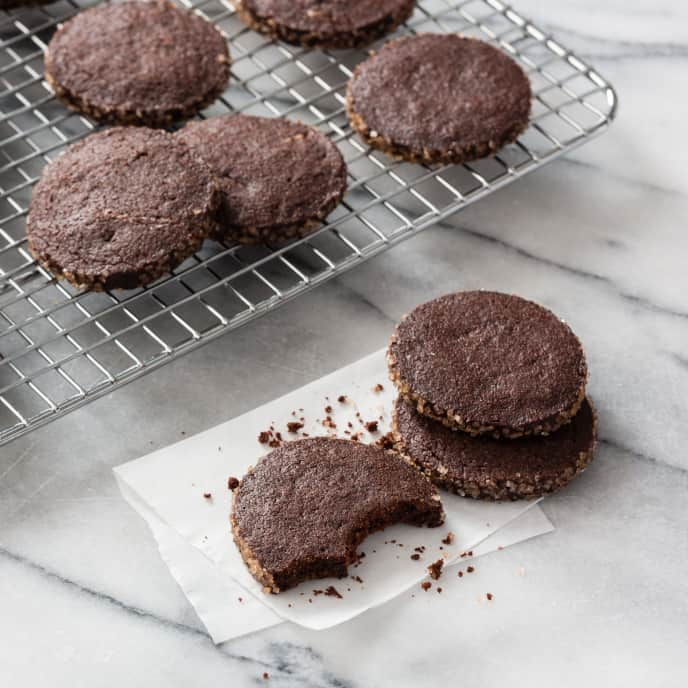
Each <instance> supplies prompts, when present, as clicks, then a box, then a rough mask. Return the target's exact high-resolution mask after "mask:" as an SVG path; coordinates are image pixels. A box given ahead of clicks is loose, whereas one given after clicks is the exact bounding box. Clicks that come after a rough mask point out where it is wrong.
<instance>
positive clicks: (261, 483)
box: [230, 437, 444, 593]
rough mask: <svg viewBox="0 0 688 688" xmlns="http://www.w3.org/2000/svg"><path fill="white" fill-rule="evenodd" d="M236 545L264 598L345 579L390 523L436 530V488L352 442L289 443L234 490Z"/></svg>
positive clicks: (388, 456)
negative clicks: (368, 542) (366, 544)
mask: <svg viewBox="0 0 688 688" xmlns="http://www.w3.org/2000/svg"><path fill="white" fill-rule="evenodd" d="M230 520H231V524H232V532H233V534H234V540H235V542H236V544H237V546H238V547H239V550H240V551H241V556H242V557H243V558H244V561H245V562H246V565H247V566H248V568H249V570H250V571H251V573H252V574H253V576H254V577H255V578H256V579H257V580H258V581H259V582H260V583H262V585H263V586H264V590H265V592H272V593H279V592H282V591H283V590H287V589H288V588H292V587H294V586H295V585H298V584H299V583H300V582H301V581H304V580H309V579H313V578H328V577H330V576H339V577H342V576H345V575H346V571H347V566H348V565H349V564H353V563H354V562H355V561H356V560H357V554H356V548H357V547H358V545H359V544H360V543H361V542H362V541H363V540H364V539H365V538H366V537H367V536H368V534H370V533H372V532H374V531H376V530H382V529H383V528H385V527H386V526H389V525H392V524H394V523H408V524H410V525H414V526H432V527H434V526H439V525H441V524H442V522H443V520H444V511H443V509H442V504H441V502H440V497H439V495H438V493H437V490H436V489H435V487H434V486H433V485H432V484H431V483H430V482H429V481H428V480H426V479H425V478H424V477H423V476H422V475H421V474H420V473H418V472H417V471H414V470H413V469H412V468H410V467H409V466H407V465H406V464H405V463H404V462H403V461H402V460H401V459H400V458H399V457H398V456H397V455H396V454H394V453H392V452H386V451H383V450H382V449H378V448H376V447H373V446H371V445H366V444H359V443H358V442H352V441H351V440H340V439H332V438H327V437H316V438H313V439H307V440H297V441H295V442H288V443H286V444H285V445H283V446H282V447H280V448H279V449H275V450H274V451H272V452H270V453H269V454H268V455H267V456H264V457H263V458H262V459H261V460H260V461H259V462H258V464H257V465H256V467H255V468H253V469H251V470H250V471H249V472H248V473H247V474H246V475H245V476H244V477H243V479H242V480H241V483H240V484H239V487H238V488H237V489H236V490H235V491H234V498H233V504H232V513H231V517H230Z"/></svg>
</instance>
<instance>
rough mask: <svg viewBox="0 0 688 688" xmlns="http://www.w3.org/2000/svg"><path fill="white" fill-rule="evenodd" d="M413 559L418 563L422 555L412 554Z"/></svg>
mask: <svg viewBox="0 0 688 688" xmlns="http://www.w3.org/2000/svg"><path fill="white" fill-rule="evenodd" d="M411 559H413V561H418V560H419V559H420V554H412V555H411Z"/></svg>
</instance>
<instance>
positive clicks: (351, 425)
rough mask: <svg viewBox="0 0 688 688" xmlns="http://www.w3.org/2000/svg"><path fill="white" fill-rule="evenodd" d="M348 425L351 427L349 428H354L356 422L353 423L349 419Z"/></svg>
mask: <svg viewBox="0 0 688 688" xmlns="http://www.w3.org/2000/svg"><path fill="white" fill-rule="evenodd" d="M346 425H347V427H349V428H353V427H354V424H353V423H352V422H351V421H349V422H348V423H347V424H346Z"/></svg>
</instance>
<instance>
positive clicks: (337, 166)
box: [177, 115, 347, 243]
mask: <svg viewBox="0 0 688 688" xmlns="http://www.w3.org/2000/svg"><path fill="white" fill-rule="evenodd" d="M177 136H178V137H180V139H181V140H182V141H184V142H185V143H186V144H187V145H188V146H190V147H191V148H192V150H193V151H195V152H196V153H197V154H198V155H199V156H201V157H202V158H203V159H204V160H205V161H206V162H207V163H208V165H209V166H210V168H211V169H212V170H213V172H214V174H215V176H216V178H217V180H218V183H219V184H220V187H221V189H222V206H221V211H220V222H219V235H220V237H221V238H224V239H228V240H231V241H239V242H241V243H258V242H263V241H266V242H271V243H283V242H284V241H287V240H289V239H294V238H297V237H301V236H305V235H306V234H310V233H311V232H313V231H314V230H315V229H317V228H318V227H319V226H320V225H321V223H322V221H323V220H324V219H325V218H326V217H327V215H328V214H329V213H330V212H331V211H332V210H334V208H335V207H336V206H337V205H339V203H340V201H341V200H342V198H343V197H344V193H345V192H346V184H347V173H346V164H345V162H344V158H343V157H342V154H341V153H340V152H339V149H338V148H337V146H336V145H335V144H334V143H332V142H331V141H330V140H329V139H328V138H327V137H326V136H325V135H324V134H322V133H320V132H319V131H318V130H317V129H314V128H313V127H310V126H307V125H306V124H302V123H301V122H293V121H289V120H286V119H281V118H266V117H252V116H247V115H223V116H220V117H211V118H209V119H206V120H203V121H193V122H189V123H188V124H187V125H186V126H185V127H184V128H183V129H182V130H181V131H180V132H179V133H178V134H177Z"/></svg>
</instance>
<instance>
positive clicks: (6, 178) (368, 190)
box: [0, 0, 617, 444]
mask: <svg viewBox="0 0 688 688" xmlns="http://www.w3.org/2000/svg"><path fill="white" fill-rule="evenodd" d="M89 4H93V3H92V2H91V3H89V2H80V1H79V0H59V2H56V3H54V4H51V5H46V6H43V7H33V8H24V9H22V10H15V11H12V12H8V13H2V15H0V355H1V356H2V358H1V359H0V444H4V443H6V442H9V441H10V440H11V439H13V438H15V437H18V436H20V435H22V434H24V433H26V432H29V431H31V430H32V429H34V428H37V427H39V426H41V425H44V424H45V423H47V422H49V421H51V420H53V419H55V418H57V417H59V416H61V415H63V414H65V413H67V412H69V411H71V410H74V409H76V408H78V407H79V406H82V405H83V404H86V403H88V402H89V401H90V400H92V399H95V398H97V397H99V396H101V395H103V394H106V393H108V392H110V391H112V390H113V389H114V388H116V387H119V386H121V385H123V384H125V383H127V382H129V381H130V380H133V379H135V378H137V377H139V376H140V375H143V374H144V373H146V372H148V371H151V370H154V369H156V368H158V367H159V366H161V365H163V364H164V363H166V362H168V361H170V360H172V359H173V358H175V357H177V356H179V355H181V354H183V353H185V352H187V351H191V350H192V349H195V348H196V347H198V346H201V345H202V344H204V343H205V342H207V341H209V340H210V339H212V338H214V337H217V336H219V335H221V334H223V333H225V332H227V331H229V330H232V329H234V328H237V327H239V326H241V325H243V324H244V323H246V322H248V321H249V320H252V319H253V318H256V317H258V316H259V315H261V314H263V313H266V312H268V311H269V310H271V309H272V308H275V307H277V306H278V305H280V304H281V303H284V302H286V301H287V300H289V299H291V298H294V297H295V296H297V295H299V294H301V293H303V292H305V291H306V290H308V289H312V288H314V287H316V286H317V285H318V284H320V283H321V282H324V281H325V280H328V279H330V278H332V277H334V276H335V275H338V274H340V273H342V272H344V271H346V270H349V269H350V268H352V267H354V266H355V265H357V264H359V263H361V262H363V261H364V260H367V259H369V258H371V257H372V256H374V255H376V254H378V253H380V252H381V251H385V250H387V249H388V248H390V247H391V246H393V245H395V244H397V243H399V242H400V241H403V240H404V239H407V238H409V237H411V236H413V235H414V234H416V233H417V232H419V231H421V230H423V229H424V228H426V227H428V226H430V225H432V224H434V223H436V222H438V221H439V220H442V219H443V218H446V217H447V216H449V215H451V214H453V213H455V212H456V211H458V210H460V209H461V208H463V207H465V206H467V205H468V204H470V203H473V202H475V201H476V200H478V199H480V198H482V197H483V196H486V195H487V194H489V193H491V192H492V191H494V190H496V189H498V188H500V187H502V186H504V185H505V184H508V183H510V182H512V181H514V180H515V179H517V178H519V177H521V176H522V175H524V174H527V173H528V172H530V171H532V170H535V169H537V168H538V167H539V166H541V165H543V164H545V163H546V162H548V161H550V160H553V159H554V158H556V157H557V156H559V155H562V154H563V153H565V152H567V151H569V150H571V149H573V148H575V147H576V146H579V145H581V144H582V143H585V142H586V141H587V140H588V139H590V138H592V137H593V136H596V135H598V134H600V133H601V132H602V131H604V130H605V128H606V127H607V126H608V125H609V124H610V122H611V121H612V119H613V118H614V115H615V112H616V106H617V98H616V94H615V92H614V89H613V88H612V86H611V85H610V84H609V83H608V82H607V81H606V80H605V79H604V78H603V77H601V76H600V75H599V74H598V73H597V72H596V71H595V70H593V69H592V68H591V67H589V66H588V65H587V64H586V63H585V62H584V61H583V60H581V59H579V58H578V57H576V56H575V55H574V54H573V53H572V52H571V51H569V50H567V49H566V48H565V47H563V46H562V45H561V44H560V43H558V42H557V41H556V40H555V39H553V38H552V37H551V36H550V35H548V34H547V32H545V31H543V30H541V29H539V28H537V26H535V25H534V24H532V23H531V22H529V21H528V20H527V19H524V18H523V17H522V16H521V15H520V14H518V13H517V12H516V11H515V10H514V9H512V8H511V7H510V6H508V5H506V4H504V3H502V2H501V1H500V0H421V1H420V2H419V3H418V6H417V9H416V11H415V13H414V15H413V17H412V18H411V19H410V20H409V21H408V22H407V24H406V25H405V26H404V27H402V28H401V29H400V30H399V31H398V34H404V33H415V32H421V31H434V32H446V31H460V32H462V33H464V34H466V35H471V36H476V37H479V38H482V39H483V40H486V41H489V42H491V43H493V44H494V45H497V46H498V47H500V48H501V49H503V50H505V51H506V52H507V53H508V54H510V55H511V56H512V57H513V58H514V59H516V60H517V61H518V62H519V63H520V64H521V65H522V66H523V67H524V69H525V70H526V71H527V72H528V74H529V76H530V79H531V82H532V86H533V93H534V101H533V112H532V117H531V121H530V126H529V128H528V130H527V131H526V132H525V133H524V134H523V136H521V137H520V139H519V140H518V141H517V142H516V143H515V144H512V145H510V146H508V147H506V148H505V149H503V150H502V151H500V153H499V154H498V155H495V156H493V157H491V158H487V159H485V160H481V161H478V162H476V163H471V164H466V165H461V166H444V167H440V166H426V165H410V164H407V163H400V162H394V161H392V160H390V159H389V158H387V157H386V156H384V155H383V154H381V153H378V152H375V151H371V150H369V149H368V148H367V147H366V146H365V145H363V144H362V142H361V141H360V140H359V139H358V138H357V137H356V136H355V135H353V134H352V132H351V129H350V127H349V125H348V122H347V120H346V116H345V114H344V110H343V102H344V90H345V86H346V81H347V80H348V78H349V76H350V75H351V72H352V70H353V68H354V66H355V65H356V64H357V63H358V62H359V61H360V60H362V59H363V58H364V57H365V53H364V52H362V51H336V52H320V51H304V50H301V49H299V48H295V47H293V46H288V45H285V44H280V43H274V42H271V41H269V40H267V39H266V38H265V37H263V36H261V35H259V34H257V33H255V32H252V31H250V30H249V29H247V28H246V27H245V26H244V25H243V24H242V23H241V22H240V21H239V19H238V18H237V17H236V16H235V13H234V11H233V10H232V9H231V6H229V5H227V4H224V2H223V1H222V0H182V1H181V3H180V4H182V5H184V6H186V7H189V8H192V9H194V10H195V11H196V12H198V13H199V14H200V15H201V16H203V17H204V18H206V19H208V20H209V21H212V22H214V23H215V24H216V25H217V26H218V27H219V28H220V29H221V30H222V32H223V33H224V34H225V36H226V37H227V40H228V41H229V42H230V49H231V52H232V58H233V64H232V81H231V83H230V86H229V87H228V89H227V91H226V92H225V93H224V95H223V96H222V97H221V98H220V99H219V100H218V101H217V102H216V103H215V104H213V105H212V106H211V107H209V108H208V109H207V110H205V111H204V113H203V116H211V115H216V114H221V113H225V112H228V111H235V112H246V113H251V114H261V115H273V116H278V115H279V116H287V117H291V118H295V119H300V120H302V121H305V122H307V123H309V124H312V125H314V126H317V127H319V128H320V129H321V130H322V131H324V132H326V133H327V134H328V135H329V136H330V137H331V138H332V140H333V141H335V142H336V143H337V145H338V146H339V147H340V150H341V151H342V153H343V155H344V157H345V159H346V161H347V164H348V168H349V190H348V193H347V196H346V198H345V200H344V202H343V203H342V205H341V206H340V207H339V208H338V209H337V210H336V211H335V212H333V213H332V215H331V216H330V218H329V219H328V223H327V224H326V225H324V226H323V227H322V228H321V229H320V230H318V231H317V232H316V233H314V234H312V235H310V236H309V237H307V238H305V239H302V240H299V241H296V242H294V243H291V244H289V245H288V246H284V247H274V246H256V247H249V246H236V245H223V244H218V243H212V242H206V244H204V246H203V248H202V249H201V250H200V251H199V252H198V253H197V254H196V255H194V256H193V257H192V258H189V259H188V260H186V261H185V262H184V263H183V264H182V265H181V266H179V267H178V268H177V269H176V270H175V271H174V273H173V274H172V275H170V276H168V277H166V278H164V279H161V280H158V281H157V282H155V283H154V284H152V285H150V286H148V287H147V288H145V289H136V290H131V291H126V292H120V291H115V292H111V293H90V292H80V291H78V290H76V289H74V288H73V287H71V285H69V284H67V283H62V282H57V281H55V280H54V279H53V278H52V277H51V275H50V274H49V273H47V272H46V271H45V270H44V269H43V268H41V267H40V266H39V265H37V264H36V263H35V261H34V260H33V258H32V257H31V255H30V253H29V252H28V249H27V246H26V236H25V230H24V223H25V214H26V211H27V207H28V204H29V200H30V195H31V187H32V185H33V184H34V182H35V181H36V179H37V178H38V177H39V176H40V173H41V169H42V168H43V166H44V165H45V163H46V162H48V161H49V160H50V159H52V158H54V157H55V156H56V155H58V154H59V153H60V152H61V151H63V150H64V149H65V147H66V146H67V145H69V144H70V143H72V142H73V141H76V140H78V139H79V138H81V137H83V136H85V135H87V134H88V133H89V132H91V131H92V130H93V129H94V128H95V125H94V124H93V123H92V122H91V121H89V120H88V119H86V118H84V117H81V116H79V115H76V114H74V113H71V112H69V111H67V110H66V109H65V108H64V107H63V106H62V105H61V104H59V103H58V102H57V101H56V100H55V99H54V97H53V95H52V93H51V91H50V88H49V87H48V86H47V84H46V83H45V82H44V81H43V78H42V74H43V62H42V59H43V51H44V50H45V47H46V44H47V42H48V41H49V39H50V36H51V35H52V33H53V32H54V30H55V29H56V27H57V26H58V25H59V24H60V23H61V22H63V21H65V20H66V19H68V18H69V17H71V16H73V15H74V14H75V13H76V12H78V11H79V10H80V9H82V8H83V7H86V6H88V5H89Z"/></svg>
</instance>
